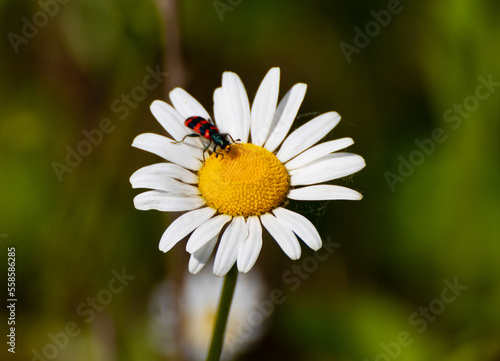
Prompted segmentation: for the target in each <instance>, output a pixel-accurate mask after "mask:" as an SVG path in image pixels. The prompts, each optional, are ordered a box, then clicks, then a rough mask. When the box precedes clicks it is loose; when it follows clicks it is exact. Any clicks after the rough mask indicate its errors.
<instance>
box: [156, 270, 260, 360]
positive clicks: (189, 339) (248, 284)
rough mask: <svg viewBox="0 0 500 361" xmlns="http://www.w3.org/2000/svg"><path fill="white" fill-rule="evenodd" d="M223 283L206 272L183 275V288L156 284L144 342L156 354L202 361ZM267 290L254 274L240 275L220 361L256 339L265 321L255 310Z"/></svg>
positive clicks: (257, 275) (209, 272) (169, 282)
mask: <svg viewBox="0 0 500 361" xmlns="http://www.w3.org/2000/svg"><path fill="white" fill-rule="evenodd" d="M222 283H223V279H222V278H219V277H215V276H214V275H213V274H212V272H211V271H210V270H209V269H208V268H205V269H204V270H202V271H201V272H200V273H199V274H197V275H192V274H189V273H187V272H186V274H185V275H184V277H183V279H182V285H181V286H180V287H177V286H176V285H175V283H174V282H173V281H172V280H167V281H164V282H162V283H160V284H159V285H158V286H157V287H156V288H155V289H154V290H153V293H152V295H151V298H150V304H149V307H150V318H149V332H150V335H149V339H150V341H151V344H152V347H153V348H154V349H155V350H156V351H157V352H158V353H160V354H164V355H170V356H173V355H175V354H182V355H183V356H184V357H185V358H186V360H189V361H198V360H205V358H206V355H207V352H208V347H209V344H210V339H211V336H212V331H213V326H214V323H215V316H216V313H217V308H218V302H219V297H220V294H221V289H222ZM265 297H266V287H265V285H264V282H263V280H262V278H261V277H260V275H259V272H258V270H255V271H254V272H251V273H247V274H241V273H240V274H239V277H238V283H237V285H236V290H235V294H234V298H233V302H232V304H231V312H230V314H229V320H228V324H227V330H226V338H225V343H224V348H223V350H224V351H223V354H222V360H225V361H229V360H232V359H234V358H235V357H236V356H237V355H238V354H241V353H242V352H244V351H245V350H247V349H248V348H249V347H250V346H251V345H252V344H254V343H255V342H256V341H257V340H258V339H260V338H261V336H262V335H263V332H264V330H265V324H266V321H267V319H268V317H269V316H270V315H269V314H263V313H262V310H261V309H260V308H259V306H260V305H261V302H262V300H264V299H265Z"/></svg>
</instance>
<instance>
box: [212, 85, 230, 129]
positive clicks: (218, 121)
mask: <svg viewBox="0 0 500 361" xmlns="http://www.w3.org/2000/svg"><path fill="white" fill-rule="evenodd" d="M227 105H228V103H227V102H226V99H225V95H224V90H223V89H222V87H221V88H217V89H215V91H214V115H215V125H217V128H219V131H220V132H221V133H228V132H229V128H230V123H231V114H230V112H229V109H228V108H227Z"/></svg>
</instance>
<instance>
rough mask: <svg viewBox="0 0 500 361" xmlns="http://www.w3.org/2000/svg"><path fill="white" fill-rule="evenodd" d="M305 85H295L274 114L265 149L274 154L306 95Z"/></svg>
mask: <svg viewBox="0 0 500 361" xmlns="http://www.w3.org/2000/svg"><path fill="white" fill-rule="evenodd" d="M306 90H307V84H303V83H299V84H295V85H294V86H293V87H292V89H290V90H289V91H288V93H286V95H285V96H284V97H283V99H282V100H281V101H280V103H279V105H278V108H277V109H276V113H275V114H274V119H273V123H272V124H271V130H270V131H269V137H268V139H267V140H266V144H265V146H264V147H265V148H266V149H267V150H268V151H270V152H274V151H275V150H276V148H278V147H279V145H280V144H281V142H283V139H285V137H286V135H287V134H288V131H289V130H290V127H291V126H292V124H293V121H294V120H295V117H296V116H297V112H298V111H299V108H300V105H301V104H302V101H303V100H304V97H305V95H306Z"/></svg>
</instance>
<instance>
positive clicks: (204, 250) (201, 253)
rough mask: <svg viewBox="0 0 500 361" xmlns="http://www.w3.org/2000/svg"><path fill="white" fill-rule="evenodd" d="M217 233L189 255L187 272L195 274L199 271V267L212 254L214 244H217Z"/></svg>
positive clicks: (202, 265)
mask: <svg viewBox="0 0 500 361" xmlns="http://www.w3.org/2000/svg"><path fill="white" fill-rule="evenodd" d="M218 237H219V235H218V234H217V235H216V236H215V237H213V238H212V239H211V240H210V241H208V242H207V243H206V244H205V245H204V246H203V247H201V248H200V249H199V250H197V251H196V252H194V253H193V254H192V255H191V257H189V265H188V269H189V272H191V273H192V274H197V273H198V272H200V271H201V269H202V268H203V267H204V266H205V264H206V263H207V262H208V259H209V258H210V256H211V255H212V252H213V251H214V248H215V245H216V244H217V238H218Z"/></svg>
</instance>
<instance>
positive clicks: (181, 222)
mask: <svg viewBox="0 0 500 361" xmlns="http://www.w3.org/2000/svg"><path fill="white" fill-rule="evenodd" d="M215 212H216V210H215V209H213V208H210V207H205V208H201V209H197V210H194V211H191V212H188V213H185V214H183V215H182V216H180V217H179V218H177V219H176V220H175V221H173V222H172V224H171V225H170V226H169V227H168V228H167V230H166V231H165V233H163V236H161V240H160V251H163V252H167V251H169V250H170V249H171V248H172V247H173V246H175V245H176V244H177V242H179V241H180V240H181V239H183V238H184V237H186V236H187V235H188V234H189V233H191V232H192V231H193V230H195V229H196V228H198V227H199V226H201V225H202V224H203V223H205V222H206V221H208V220H209V219H210V218H211V217H212V216H213V215H214V214H215Z"/></svg>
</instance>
